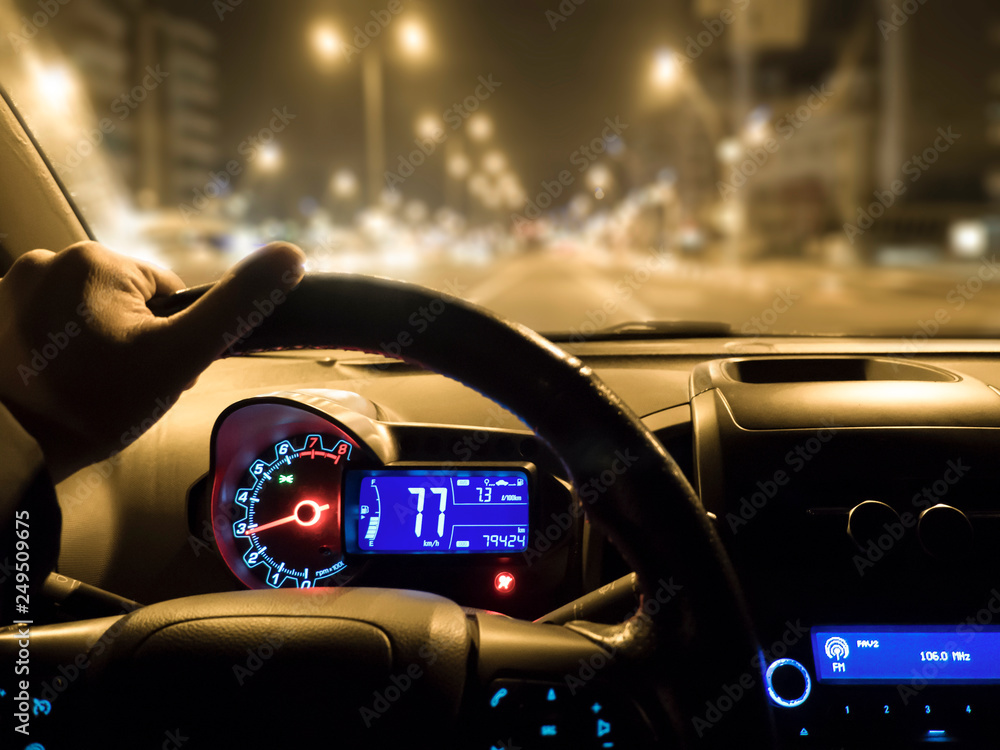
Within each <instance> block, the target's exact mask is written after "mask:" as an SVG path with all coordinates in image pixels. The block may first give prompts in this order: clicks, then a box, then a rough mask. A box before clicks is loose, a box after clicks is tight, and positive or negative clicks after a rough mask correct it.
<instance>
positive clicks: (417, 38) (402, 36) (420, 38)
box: [399, 18, 430, 57]
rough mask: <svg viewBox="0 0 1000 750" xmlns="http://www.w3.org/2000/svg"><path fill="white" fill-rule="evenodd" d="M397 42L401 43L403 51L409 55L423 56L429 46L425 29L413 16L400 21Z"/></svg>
mask: <svg viewBox="0 0 1000 750" xmlns="http://www.w3.org/2000/svg"><path fill="white" fill-rule="evenodd" d="M399 43H400V45H402V48H403V51H404V52H405V53H407V54H408V55H410V56H411V57H423V56H424V55H426V54H427V52H428V49H429V48H430V41H429V39H428V37H427V30H426V29H425V28H424V25H423V24H422V23H420V22H419V21H418V20H416V19H415V18H408V19H406V20H405V21H403V22H402V25H401V26H400V30H399Z"/></svg>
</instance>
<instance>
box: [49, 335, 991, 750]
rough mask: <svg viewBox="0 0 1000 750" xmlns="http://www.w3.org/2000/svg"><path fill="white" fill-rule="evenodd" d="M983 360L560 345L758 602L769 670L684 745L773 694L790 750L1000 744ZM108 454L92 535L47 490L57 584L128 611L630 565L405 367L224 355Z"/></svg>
mask: <svg viewBox="0 0 1000 750" xmlns="http://www.w3.org/2000/svg"><path fill="white" fill-rule="evenodd" d="M990 346H991V345H989V344H984V343H983V342H949V341H940V342H935V343H934V344H933V345H928V347H927V349H926V351H924V352H922V353H921V354H920V355H919V356H916V357H915V356H912V353H903V352H901V351H898V350H897V346H896V344H894V343H893V342H890V341H875V340H872V341H866V342H857V341H853V342H852V341H846V340H815V339H774V340H767V341H765V342H764V343H760V342H758V343H755V344H752V345H750V344H748V345H741V344H740V343H739V342H720V341H712V340H696V341H684V342H621V343H617V342H615V343H587V344H580V345H574V346H573V347H572V352H573V353H574V354H577V356H580V357H581V358H582V359H583V360H584V361H585V362H587V364H589V365H590V366H592V367H593V368H594V370H595V371H596V372H597V373H598V375H599V376H600V377H601V378H602V379H603V380H604V381H605V382H606V383H607V384H608V385H609V386H610V387H611V388H612V389H614V390H615V391H616V392H618V393H619V394H620V395H621V396H622V397H623V398H624V399H625V401H626V402H627V403H628V404H629V405H630V406H631V407H632V408H633V409H634V410H635V411H636V412H637V413H639V414H640V415H642V417H643V420H644V422H645V423H646V425H647V426H648V427H649V428H650V429H651V430H652V431H653V432H654V434H655V435H656V436H657V437H658V438H659V440H660V441H661V442H662V443H663V444H664V446H665V447H666V448H667V449H668V450H669V451H670V453H671V454H672V455H673V456H674V457H675V458H676V459H677V461H678V463H679V465H680V466H681V468H682V469H683V470H684V472H685V473H686V474H687V476H688V478H689V480H690V481H691V482H692V484H693V485H694V486H695V487H696V488H697V489H698V491H699V493H700V495H701V497H702V501H703V504H704V505H705V508H706V510H707V511H708V512H709V513H711V518H712V519H713V522H714V523H715V524H716V527H717V530H718V532H719V534H720V536H721V538H722V540H723V543H724V544H725V546H726V548H727V551H728V552H729V554H730V556H731V557H732V559H733V561H734V564H735V567H736V569H737V572H738V575H739V576H740V579H741V583H742V585H743V587H744V590H745V592H746V595H747V598H748V600H749V603H750V607H751V610H752V614H753V617H754V620H755V623H756V625H757V630H758V635H759V638H760V641H761V645H762V650H761V654H760V660H759V662H758V663H755V664H748V665H746V669H745V673H744V674H742V675H739V676H738V677H737V679H736V680H735V681H734V682H733V683H732V684H727V685H722V686H720V690H719V695H718V697H717V699H716V700H714V701H710V702H709V703H708V704H706V706H705V709H704V712H703V714H702V715H701V716H698V717H694V721H695V724H696V726H697V725H698V722H701V723H702V724H703V725H704V726H706V727H711V726H712V725H713V724H714V723H715V722H717V721H721V720H724V717H725V715H726V713H727V711H728V710H729V709H730V707H731V706H732V704H733V701H736V700H738V699H739V694H740V691H741V689H744V688H746V687H747V686H749V685H752V684H757V683H756V681H757V680H763V681H764V685H765V687H766V689H767V692H768V695H769V696H770V699H771V703H772V708H773V714H774V720H775V724H776V727H777V731H778V734H779V737H780V738H781V741H782V743H783V745H784V746H787V747H798V746H803V747H805V746H808V747H831V748H833V747H842V746H851V747H866V746H872V747H882V746H892V747H907V746H922V745H923V744H924V743H929V742H942V741H947V742H952V743H953V744H956V745H957V746H965V747H989V746H990V742H991V739H990V738H992V737H994V736H995V732H996V731H998V730H1000V725H998V720H997V712H996V710H995V709H996V706H997V705H1000V593H998V592H1000V507H998V506H1000V503H998V500H997V491H998V487H1000V464H998V463H997V462H996V460H995V456H996V455H997V451H998V449H1000V392H998V391H997V388H996V384H1000V352H994V351H990ZM568 348H570V347H568ZM984 350H985V351H984ZM290 384H294V387H291V388H289V385H290ZM276 387H278V388H285V389H287V390H275V388H276ZM122 456H123V458H124V459H125V460H122V461H121V462H120V463H119V464H118V465H116V466H113V467H112V469H111V470H110V472H109V474H108V477H107V479H106V480H105V481H104V482H102V483H101V485H100V486H99V487H98V488H95V490H94V493H93V494H94V495H96V496H97V497H94V498H92V501H94V502H91V504H90V508H89V509H88V510H90V511H91V512H96V513H97V515H99V516H103V517H104V518H105V520H106V521H107V523H106V524H104V525H102V529H103V528H104V527H106V529H107V530H101V531H97V532H94V531H93V525H92V524H85V523H83V521H84V517H83V515H82V511H81V505H80V504H77V503H74V502H73V497H74V495H73V492H74V490H75V489H76V487H77V486H78V485H75V484H74V483H73V482H74V479H76V480H78V481H85V480H81V479H80V477H77V478H73V479H71V480H69V481H68V482H67V483H65V484H64V485H63V486H61V487H60V492H61V494H62V501H63V508H64V516H65V527H66V531H65V532H64V543H63V553H62V555H63V556H62V560H61V570H62V571H63V572H65V573H67V574H68V575H72V576H75V577H77V578H81V579H83V580H87V581H89V582H92V583H95V584H96V585H100V586H102V587H103V588H106V589H109V590H112V591H115V592H117V593H120V594H122V595H124V596H129V597H132V598H134V599H136V600H138V601H142V602H150V601H159V600H161V599H167V598H171V597H175V596H181V595H186V594H195V593H203V592H212V591H226V590H238V589H242V588H292V587H295V588H312V587H326V586H341V585H351V586H362V587H368V586H373V587H374V586H385V587H397V588H409V589H415V590H419V591H429V592H432V593H438V594H442V595H444V596H447V597H449V598H451V599H453V600H454V601H456V602H458V603H459V604H462V605H464V606H466V607H469V608H475V609H479V610H487V611H494V612H500V613H504V614H508V615H511V616H514V617H520V618H525V619H535V618H540V617H543V616H545V615H546V613H548V612H551V611H552V610H555V609H557V608H558V607H560V606H562V605H564V604H566V603H567V602H570V601H572V600H574V599H576V598H577V597H580V596H583V595H585V594H587V593H588V592H593V591H596V590H598V589H601V587H605V586H608V585H610V584H611V582H613V581H615V580H616V579H618V578H619V577H620V576H622V575H625V574H627V573H628V568H627V566H626V565H625V564H624V562H623V561H622V560H621V558H620V557H619V556H618V555H617V552H616V551H615V549H614V548H613V547H612V546H611V545H610V544H608V543H607V542H605V541H604V540H603V538H602V537H601V536H600V535H599V534H595V533H593V532H592V530H591V528H590V525H589V523H588V522H587V521H586V518H585V516H584V515H583V514H582V513H581V512H580V510H579V504H578V502H577V501H576V500H575V499H574V492H573V487H572V485H571V484H570V481H569V477H568V476H567V475H566V472H565V469H564V467H563V466H562V464H561V462H560V461H559V459H558V458H557V457H556V456H554V455H553V454H552V453H551V452H550V451H549V449H548V448H547V446H546V445H545V444H544V443H542V442H541V441H539V440H538V439H537V438H536V437H535V436H534V435H533V433H532V432H531V431H530V429H529V428H528V425H525V424H523V423H522V422H521V421H520V420H519V419H518V418H517V417H516V416H515V415H513V414H511V413H509V412H507V411H506V410H504V409H503V408H502V407H500V406H498V405H496V404H494V403H493V402H491V401H489V400H488V399H486V398H484V397H482V396H481V395H479V394H477V393H475V392H472V391H470V390H469V389H466V388H464V387H463V386H461V385H459V384H457V383H455V382H453V381H450V380H448V379H446V378H444V377H441V376H438V375H435V374H432V373H428V372H425V371H423V370H420V369H417V368H415V367H412V366H410V365H408V364H405V363H400V362H392V361H386V360H383V359H382V358H377V357H368V356H367V355H359V354H358V353H352V352H283V353H276V354H272V355H266V356H255V357H251V358H242V359H239V360H229V361H224V362H220V363H217V364H216V365H214V366H213V367H212V368H211V369H210V370H209V371H208V372H207V373H206V375H205V376H203V378H202V381H201V382H200V383H199V385H198V387H197V388H196V389H195V390H193V391H192V392H190V393H188V394H186V395H185V396H184V397H183V398H182V400H181V402H180V403H179V404H178V406H177V408H175V409H174V410H173V411H171V412H170V413H169V414H168V415H167V417H166V418H165V419H164V420H163V421H162V422H161V423H160V424H159V425H157V427H156V428H154V429H153V430H152V431H151V432H150V433H149V434H147V435H146V436H144V437H143V438H141V439H140V440H138V441H136V442H135V444H134V445H132V446H130V447H129V448H128V449H127V451H126V452H125V453H123V454H122ZM101 493H105V495H104V496H100V495H101ZM88 527H89V528H88ZM137 540H143V541H142V549H141V550H140V548H139V547H138V546H136V545H138V544H139V542H138V541H137ZM140 553H141V554H140ZM602 590H603V589H602ZM635 606H636V603H635V602H631V603H630V604H628V606H626V607H625V608H624V609H622V610H620V611H617V612H613V613H608V622H611V621H614V618H616V617H620V616H622V615H624V614H627V612H628V611H629V608H630V607H631V609H633V610H634V608H635ZM741 686H742V688H741Z"/></svg>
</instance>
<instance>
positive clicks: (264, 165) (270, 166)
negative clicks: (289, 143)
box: [257, 143, 284, 172]
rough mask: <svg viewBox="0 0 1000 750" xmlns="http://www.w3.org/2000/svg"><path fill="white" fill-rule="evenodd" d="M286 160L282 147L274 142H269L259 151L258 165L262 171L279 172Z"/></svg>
mask: <svg viewBox="0 0 1000 750" xmlns="http://www.w3.org/2000/svg"><path fill="white" fill-rule="evenodd" d="M283 161H284V159H283V157H282V155H281V149H280V148H278V146H277V145H276V144H274V143H267V144H265V145H263V146H261V147H260V151H258V152H257V166H258V167H259V168H260V170H261V171H262V172H277V171H278V170H279V169H281V164H282V162H283Z"/></svg>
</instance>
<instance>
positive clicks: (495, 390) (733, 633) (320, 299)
mask: <svg viewBox="0 0 1000 750" xmlns="http://www.w3.org/2000/svg"><path fill="white" fill-rule="evenodd" d="M206 289H207V287H202V288H198V289H193V290H187V291H185V292H182V293H180V294H178V295H174V297H172V298H170V300H169V302H168V304H167V305H164V306H163V307H162V308H160V309H158V310H157V314H173V313H175V312H179V311H181V310H183V309H184V308H185V307H187V306H188V305H190V304H191V303H192V302H193V301H194V300H196V299H197V298H198V297H200V296H201V294H203V293H204V291H206ZM262 317H263V315H262ZM415 320H420V321H423V322H422V323H421V324H420V327H419V328H418V327H417V326H416V325H415V323H414V321H415ZM227 343H231V346H230V347H229V349H228V350H227V351H226V353H225V355H224V356H238V355H243V354H248V353H253V352H264V351H278V350H284V349H296V348H310V349H313V348H337V349H357V350H362V351H367V352H373V353H379V354H384V355H387V356H392V357H396V358H402V359H405V360H408V361H410V362H413V363H416V364H418V365H420V366H422V367H425V368H427V369H430V370H434V371H436V372H439V373H441V374H443V375H446V376H448V377H451V378H453V379H455V380H457V381H459V382H461V383H463V384H464V385H466V386H468V387H470V388H473V389H475V390H476V391H478V392H480V393H482V394H483V395H485V396H487V397H488V398H491V399H493V400H495V401H496V402H498V403H500V404H501V405H502V406H504V407H505V408H507V409H509V410H510V411H512V412H513V413H515V414H517V415H518V416H519V417H520V418H521V419H522V420H523V421H524V422H525V423H526V424H528V425H529V427H531V429H532V430H533V431H534V432H535V433H536V434H537V435H538V436H539V437H540V438H541V439H542V440H543V441H545V442H546V443H548V445H549V446H550V447H551V448H552V450H553V452H554V453H555V454H556V455H557V456H558V457H559V458H560V459H561V460H562V461H563V463H564V464H565V466H566V469H567V471H568V473H569V475H570V476H571V477H572V479H573V482H574V486H575V487H577V488H579V493H578V495H579V500H580V501H581V502H582V503H583V506H584V509H585V512H586V513H587V515H588V517H589V519H590V521H591V523H593V524H594V526H595V528H596V529H597V530H598V531H600V532H602V533H603V534H605V536H606V537H608V538H609V539H610V540H611V541H612V543H613V544H615V545H616V547H617V548H618V549H619V551H620V552H621V554H622V556H623V557H624V559H625V560H626V562H627V563H628V564H629V565H630V566H632V568H633V570H634V571H635V572H636V574H637V576H638V584H639V589H640V592H641V594H642V599H643V606H641V607H640V610H639V612H638V613H637V614H636V615H634V616H633V617H632V618H630V619H629V620H627V621H626V622H624V623H621V624H619V625H617V626H614V627H608V626H597V625H592V624H589V623H582V622H575V623H570V624H569V625H568V626H567V627H570V628H572V629H574V630H576V631H577V632H580V633H583V634H585V635H587V636H588V637H589V638H591V639H592V640H595V641H597V642H600V643H603V644H604V645H607V646H613V647H614V649H615V653H616V654H617V655H619V657H620V658H622V659H625V660H630V659H631V660H634V661H639V662H641V663H642V664H643V665H644V666H645V668H646V670H647V674H648V675H649V676H650V677H651V679H652V680H653V681H654V683H655V684H656V685H657V692H658V693H659V697H660V701H661V704H662V705H663V706H664V708H665V709H666V712H667V714H668V716H669V717H670V722H671V724H672V726H673V730H674V732H675V734H676V735H677V736H678V738H679V739H681V741H682V743H683V744H695V743H697V744H698V745H699V746H711V747H715V746H718V747H728V746H731V745H732V744H733V743H734V742H736V741H739V742H740V743H741V744H743V745H749V746H753V747H763V746H768V745H770V744H773V732H772V728H771V722H770V712H769V709H768V703H767V697H766V692H765V688H764V681H763V677H762V669H763V668H764V667H766V665H762V664H761V663H760V650H759V647H758V644H757V641H756V638H755V636H754V633H753V629H752V625H751V621H750V618H749V615H748V611H747V607H746V604H745V602H744V600H743V597H742V593H741V591H740V588H739V584H738V581H737V577H736V574H735V572H734V570H733V568H732V565H731V564H730V562H729V560H728V557H727V555H726V552H725V550H724V549H723V546H722V543H721V541H720V539H719V537H718V535H717V534H716V532H715V529H714V527H713V525H712V521H711V520H710V519H709V517H708V516H707V515H706V513H705V511H704V509H703V507H702V506H701V503H700V501H699V499H698V497H697V495H696V493H695V492H694V490H693V489H692V487H691V486H690V484H689V483H688V481H687V479H686V477H685V476H684V474H683V473H682V472H681V470H680V468H679V467H678V465H677V463H676V462H675V461H674V460H673V458H672V457H671V456H670V455H669V454H668V453H667V452H666V450H665V449H664V448H663V446H662V445H661V444H660V443H659V442H658V441H657V440H656V438H655V437H654V436H653V435H652V433H651V432H650V431H649V430H648V429H647V428H646V427H645V426H644V425H643V424H642V422H641V421H640V420H639V418H638V417H637V416H636V415H635V414H634V413H633V412H632V411H631V410H630V409H629V408H628V407H627V406H626V405H625V404H624V403H623V402H622V401H621V400H620V399H619V398H618V396H617V395H615V394H614V393H613V392H612V391H611V390H610V389H609V388H608V387H607V386H606V385H605V384H604V383H603V382H602V381H601V380H600V379H599V378H598V377H597V376H596V375H595V374H594V372H593V371H592V370H591V369H590V368H589V367H588V366H587V365H585V364H584V363H583V362H581V361H580V360H579V359H577V358H576V357H574V356H572V355H569V354H567V353H566V352H564V351H563V350H561V349H560V348H558V347H556V346H555V345H554V344H552V343H551V342H549V341H548V340H547V339H544V338H543V337H541V336H539V335H538V334H537V333H535V332H533V331H531V330H530V329H528V328H526V327H524V326H521V325H519V324H516V323H512V322H509V321H506V320H504V319H502V318H500V317H499V316H497V315H495V314H494V313H492V312H490V311H488V310H485V309H482V308H479V307H477V306H475V305H473V304H471V303H469V302H465V301H463V300H459V299H457V298H453V297H450V296H448V295H443V294H439V293H436V292H432V291H430V290H427V289H424V288H422V287H419V286H417V285H414V284H409V283H405V282H399V281H393V280H388V279H382V278H373V277H365V276H355V275H347V274H324V275H308V276H306V277H305V278H304V279H303V280H302V282H301V283H300V284H299V286H298V287H297V288H296V289H295V290H294V291H293V292H291V293H289V294H288V295H287V297H286V298H285V299H283V300H282V301H281V302H280V303H279V304H277V305H276V306H275V307H274V308H273V313H272V314H270V315H269V316H267V317H266V318H265V319H264V320H263V321H262V322H261V323H260V324H259V325H258V326H257V327H256V328H255V329H254V330H253V331H252V332H251V333H249V334H248V335H247V336H245V337H244V338H242V339H240V340H239V341H235V342H227ZM519 373H529V374H530V387H524V385H525V384H524V379H523V377H518V374H519ZM668 578H670V580H671V581H674V580H676V581H677V583H676V584H675V585H673V586H672V590H674V591H677V590H679V594H678V595H677V596H675V597H674V598H673V599H671V600H670V601H669V602H667V603H666V604H663V605H659V602H656V599H657V593H660V592H658V588H661V587H662V585H663V583H664V581H665V580H666V579H668ZM254 593H259V592H254ZM654 602H656V606H654V604H653V603H654ZM134 616H135V615H132V616H131V617H134ZM546 627H557V626H546ZM746 675H749V676H750V679H749V680H747V679H746ZM734 685H739V686H740V688H741V689H740V697H739V698H738V699H736V700H732V699H731V698H732V691H731V686H734ZM726 688H730V692H728V693H727V692H724V691H725V689H726ZM725 695H729V697H730V700H729V701H728V703H727V704H723V705H725V706H728V708H723V710H722V714H721V718H719V716H720V714H719V711H718V710H716V711H715V713H712V712H711V711H709V710H708V709H709V708H710V707H715V708H716V709H718V708H719V702H718V699H719V698H720V697H722V696H725Z"/></svg>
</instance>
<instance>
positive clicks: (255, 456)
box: [193, 390, 582, 610]
mask: <svg viewBox="0 0 1000 750" xmlns="http://www.w3.org/2000/svg"><path fill="white" fill-rule="evenodd" d="M462 459H465V460H462ZM539 467H541V474H542V476H539V474H540V472H539ZM557 471H558V465H557V463H556V462H555V461H554V459H553V458H552V457H550V456H548V455H547V453H546V451H545V450H544V449H543V448H542V446H541V445H540V444H539V442H538V441H537V439H536V438H534V436H533V435H532V434H531V433H530V432H527V431H523V430H502V429H477V430H475V431H473V432H472V433H471V434H470V433H469V431H467V430H461V429H455V428H449V427H447V426H444V425H428V424H400V423H395V422H389V421H385V420H382V419H378V411H377V407H376V406H375V405H374V404H373V403H371V402H368V401H365V400H364V399H362V398H360V397H359V396H358V395H357V394H345V393H341V392H330V391H323V390H314V391H303V392H285V393H277V394H272V395H267V396H262V397H256V398H250V399H245V400H242V401H239V402H237V403H235V404H233V405H232V406H230V407H229V408H227V409H226V410H225V411H224V412H223V413H222V414H221V415H220V417H219V419H218V420H217V422H216V424H215V427H214V429H213V431H212V440H211V469H210V472H209V484H210V486H211V491H210V494H209V497H208V504H207V508H206V503H205V502H204V500H205V498H204V497H199V498H198V500H196V502H195V505H194V507H193V510H194V512H195V513H196V514H197V515H205V516H207V518H210V522H211V529H212V536H213V540H214V543H215V546H216V548H217V550H218V553H219V555H220V556H221V558H222V561H223V562H224V563H225V564H226V566H227V567H228V568H229V570H230V571H231V572H232V574H233V576H234V577H235V578H236V579H238V580H239V581H240V582H241V583H242V584H243V585H245V586H246V587H248V588H300V589H301V588H312V587H316V586H320V587H322V586H343V585H348V584H354V585H357V584H365V585H394V586H397V587H398V586H400V585H401V584H400V583H397V581H400V580H405V581H407V582H408V585H409V586H412V587H414V588H424V589H432V590H435V591H437V592H439V593H445V594H451V595H452V596H456V597H457V596H463V595H467V594H473V596H472V601H473V602H475V603H476V604H477V606H481V607H483V608H493V607H497V608H499V607H501V606H502V607H503V608H504V609H508V608H510V607H511V605H512V604H513V605H514V607H513V608H514V609H516V610H521V609H523V607H524V606H525V604H521V605H520V606H519V605H518V602H519V601H522V600H523V601H524V602H525V603H527V602H528V601H529V600H530V599H531V598H534V597H522V599H515V600H514V601H513V602H512V601H511V595H513V594H514V592H515V590H516V589H518V588H519V587H521V588H524V589H525V590H527V591H529V592H534V596H541V597H552V596H558V595H563V596H565V595H567V594H570V593H571V592H572V591H577V595H578V593H579V591H578V588H579V586H580V585H582V581H581V580H580V579H579V576H576V577H574V576H569V579H570V580H569V581H566V580H565V578H566V577H565V576H563V578H562V579H559V578H556V577H554V576H553V572H555V573H558V574H560V576H562V574H564V573H565V572H566V571H565V569H564V568H565V565H566V564H567V562H568V561H569V560H570V559H571V558H572V557H573V556H576V557H579V553H580V552H579V544H578V540H579V533H578V532H579V528H578V526H577V524H576V523H575V519H576V517H578V516H579V514H575V515H574V516H570V515H569V514H568V510H569V509H570V508H571V501H572V497H571V493H570V491H569V485H568V483H567V482H566V481H565V480H564V479H563V480H560V479H558V478H557V474H556V473H554V472H557ZM560 514H561V516H564V517H566V518H569V519H572V520H573V521H574V523H572V524H567V525H566V527H565V528H560V529H559V534H558V535H556V536H555V538H554V539H549V538H548V537H545V536H544V533H542V532H540V530H541V529H544V528H545V523H544V519H545V518H547V517H549V516H552V517H560ZM531 531H534V532H535V533H536V538H534V539H533V538H532V536H531V534H530V532H531ZM538 533H542V537H541V538H540V539H539V538H537V534H538ZM542 550H544V552H545V553H546V555H545V558H544V564H541V565H538V566H535V565H533V562H535V561H536V559H541V558H542ZM553 565H556V566H558V568H559V569H558V570H555V571H553ZM574 579H575V580H574ZM574 583H575V585H573V584H574ZM571 598H572V597H571Z"/></svg>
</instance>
